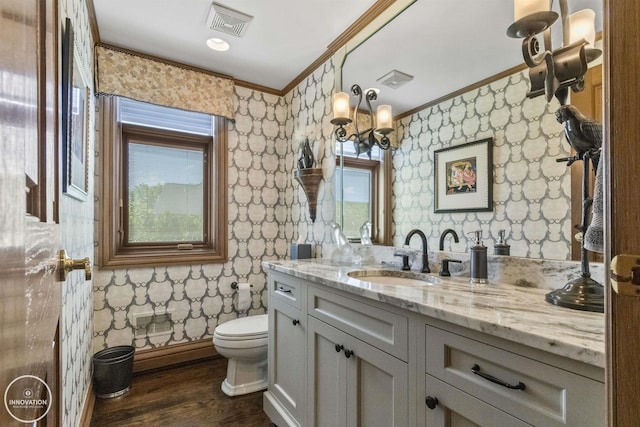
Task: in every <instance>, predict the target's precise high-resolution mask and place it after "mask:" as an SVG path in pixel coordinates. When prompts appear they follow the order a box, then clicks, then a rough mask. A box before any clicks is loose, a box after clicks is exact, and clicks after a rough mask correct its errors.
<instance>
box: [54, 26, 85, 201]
mask: <svg viewBox="0 0 640 427" xmlns="http://www.w3.org/2000/svg"><path fill="white" fill-rule="evenodd" d="M87 81H88V79H87V75H86V71H85V70H84V68H83V66H82V62H81V61H80V56H79V53H78V49H77V48H76V46H75V41H74V35H73V26H72V24H71V20H70V19H69V18H67V19H66V20H65V29H64V33H63V39H62V97H61V98H62V192H63V193H65V194H67V195H69V196H71V197H74V198H76V199H79V200H86V199H87V193H88V187H89V175H88V161H89V159H88V157H89V151H88V149H89V102H90V95H91V93H90V92H91V89H90V87H89V84H88V83H87Z"/></svg>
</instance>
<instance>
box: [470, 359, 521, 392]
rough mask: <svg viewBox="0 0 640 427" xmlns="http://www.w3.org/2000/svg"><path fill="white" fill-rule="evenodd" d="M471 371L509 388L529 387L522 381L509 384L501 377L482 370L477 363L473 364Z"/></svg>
mask: <svg viewBox="0 0 640 427" xmlns="http://www.w3.org/2000/svg"><path fill="white" fill-rule="evenodd" d="M471 371H472V372H473V373H474V374H476V375H479V376H481V377H482V378H484V379H485V380H489V381H491V382H492V383H495V384H498V385H501V386H503V387H506V388H509V389H511V390H524V389H525V388H527V387H526V386H525V385H524V383H523V382H522V381H520V382H518V384H516V385H511V384H509V383H507V382H504V381H502V380H501V379H499V378H496V377H494V376H492V375H489V374H485V373H484V372H480V366H478V364H477V363H476V364H475V365H473V367H472V368H471Z"/></svg>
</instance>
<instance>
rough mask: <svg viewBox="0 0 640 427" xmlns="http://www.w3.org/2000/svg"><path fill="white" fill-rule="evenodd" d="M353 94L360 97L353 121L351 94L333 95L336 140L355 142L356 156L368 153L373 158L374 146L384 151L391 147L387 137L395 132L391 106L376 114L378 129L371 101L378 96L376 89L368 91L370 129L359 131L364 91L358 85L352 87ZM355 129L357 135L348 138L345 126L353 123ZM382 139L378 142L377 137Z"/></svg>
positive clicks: (366, 98) (380, 109) (382, 107)
mask: <svg viewBox="0 0 640 427" xmlns="http://www.w3.org/2000/svg"><path fill="white" fill-rule="evenodd" d="M351 93H353V94H354V95H356V96H357V97H358V105H356V108H355V110H354V112H353V120H351V119H350V118H349V112H350V111H349V110H350V109H349V94H348V93H346V92H338V93H336V94H335V95H333V119H332V120H331V123H332V124H334V125H336V126H338V127H337V128H336V130H335V135H336V139H337V140H338V141H339V142H346V141H353V145H354V147H355V151H356V156H358V155H360V154H361V153H366V154H368V155H369V158H371V149H372V148H373V146H374V145H378V146H379V147H380V148H381V149H383V150H388V149H389V147H391V141H389V138H388V137H387V135H388V134H389V133H391V132H392V131H393V116H392V115H391V106H390V105H380V106H378V109H377V112H376V119H377V125H378V127H377V128H374V125H373V121H374V118H373V111H372V110H371V101H375V100H376V99H377V97H378V94H377V93H376V91H375V90H374V89H369V90H367V93H366V94H365V100H366V102H367V109H368V113H369V120H370V122H369V128H368V129H366V130H363V131H360V130H359V129H358V118H357V115H358V110H359V109H360V104H361V103H362V89H361V88H360V86H358V85H357V84H354V85H353V86H351ZM352 122H353V125H354V128H355V133H353V134H351V135H349V136H348V137H347V130H346V129H345V125H348V124H349V123H352ZM375 134H378V135H381V136H382V137H381V138H380V139H379V140H378V138H376V135H375Z"/></svg>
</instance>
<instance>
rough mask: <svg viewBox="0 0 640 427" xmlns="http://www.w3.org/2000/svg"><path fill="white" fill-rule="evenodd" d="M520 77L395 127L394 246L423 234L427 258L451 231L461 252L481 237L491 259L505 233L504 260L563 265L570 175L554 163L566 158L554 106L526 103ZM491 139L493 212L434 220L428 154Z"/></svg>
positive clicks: (448, 215) (439, 216)
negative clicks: (519, 258) (506, 257)
mask: <svg viewBox="0 0 640 427" xmlns="http://www.w3.org/2000/svg"><path fill="white" fill-rule="evenodd" d="M528 89H529V78H528V76H527V74H526V72H521V73H516V74H514V75H512V76H510V77H506V78H503V79H501V80H498V81H495V82H493V83H491V84H489V85H487V86H484V87H481V88H479V89H476V90H472V91H470V92H467V93H465V94H463V95H460V96H457V97H455V98H453V99H451V100H448V101H445V102H442V103H440V104H438V105H436V106H433V107H431V108H428V109H425V110H423V111H420V112H419V113H416V114H414V115H412V116H410V117H406V118H404V119H402V120H401V121H400V123H399V128H398V133H399V136H401V138H402V139H401V140H402V143H401V146H400V148H399V149H398V150H396V151H395V152H394V153H393V167H394V178H393V195H394V201H393V206H394V212H393V218H394V234H393V241H394V245H395V246H402V244H403V243H404V237H405V236H406V235H407V233H408V232H409V231H410V230H411V229H413V228H420V229H422V230H423V231H424V232H425V233H426V234H427V237H428V238H429V247H430V249H431V250H433V249H437V247H438V246H437V244H438V240H439V236H440V234H441V233H442V232H443V231H444V230H445V229H447V228H453V229H454V230H456V232H457V233H458V235H459V236H460V243H459V244H454V246H453V250H456V251H466V250H467V248H468V242H469V241H472V240H470V239H471V237H472V236H467V233H471V232H473V231H475V230H482V231H483V236H484V239H485V240H484V244H485V246H487V247H489V250H490V252H492V248H493V244H494V242H496V241H497V239H498V231H499V230H505V231H506V232H505V239H506V241H507V243H508V244H510V245H511V255H514V256H522V257H529V258H546V259H559V260H567V259H570V257H571V254H570V248H571V240H570V239H571V235H572V227H571V213H570V207H571V199H570V197H571V175H570V170H569V168H567V166H566V164H565V163H557V162H556V161H555V159H557V158H559V157H566V156H568V155H569V144H568V143H567V142H566V141H565V140H564V136H563V133H562V129H563V128H562V125H561V124H559V123H558V122H557V121H556V119H555V116H554V113H555V111H556V110H557V109H558V107H559V104H558V102H557V101H556V100H555V99H554V100H553V101H552V102H551V103H547V102H546V101H545V100H544V97H538V98H535V99H528V98H526V93H527V91H528ZM488 137H492V138H493V139H494V147H493V162H494V164H493V199H494V209H493V212H471V213H434V197H433V194H434V168H433V152H434V150H437V149H441V148H446V147H451V146H455V145H458V144H462V143H466V142H472V141H477V140H480V139H484V138H488Z"/></svg>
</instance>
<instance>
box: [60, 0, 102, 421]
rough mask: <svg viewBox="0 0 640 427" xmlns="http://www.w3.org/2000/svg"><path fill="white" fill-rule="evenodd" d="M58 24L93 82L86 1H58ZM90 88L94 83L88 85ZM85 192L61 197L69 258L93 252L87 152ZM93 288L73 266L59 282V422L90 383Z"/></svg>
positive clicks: (74, 416) (76, 416)
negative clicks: (69, 30) (68, 32)
mask: <svg viewBox="0 0 640 427" xmlns="http://www.w3.org/2000/svg"><path fill="white" fill-rule="evenodd" d="M59 10H60V25H61V28H62V27H63V26H64V21H65V18H66V17H68V18H70V19H71V22H72V25H73V29H74V38H75V45H76V48H77V50H78V53H79V56H80V62H81V68H82V69H83V70H84V72H85V73H86V75H85V77H86V81H87V82H89V84H90V85H93V41H92V39H91V31H90V29H89V18H88V13H87V9H86V4H85V2H84V1H82V0H63V1H61V2H60V9H59ZM91 93H93V88H92V89H91ZM88 99H89V102H90V108H89V129H93V124H94V121H95V115H94V108H93V96H90V97H89V98H88ZM94 141H95V139H94V135H93V132H90V133H89V153H93V152H94ZM87 163H88V165H87V167H88V172H89V194H88V197H87V200H86V201H80V200H77V199H73V198H71V197H67V196H65V195H62V196H61V197H60V228H61V235H62V236H61V243H62V248H64V249H66V250H67V253H68V255H69V256H70V257H73V258H84V257H87V256H88V257H91V258H93V227H94V223H93V218H94V212H93V185H94V184H93V183H94V180H93V170H94V158H93V156H92V155H89V156H88V157H87ZM92 315H93V303H92V291H91V282H85V280H84V275H83V274H81V273H80V272H75V273H72V274H70V275H69V277H68V278H67V281H66V282H65V283H64V284H63V286H62V312H61V317H60V340H61V345H60V348H61V365H62V366H61V373H60V376H61V378H60V380H61V383H62V390H63V392H62V396H61V408H62V425H63V426H75V425H78V422H79V421H80V417H81V415H82V409H83V406H84V402H85V398H86V395H87V391H88V390H89V385H90V383H91V358H92V356H93V352H92V346H91V341H92Z"/></svg>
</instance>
